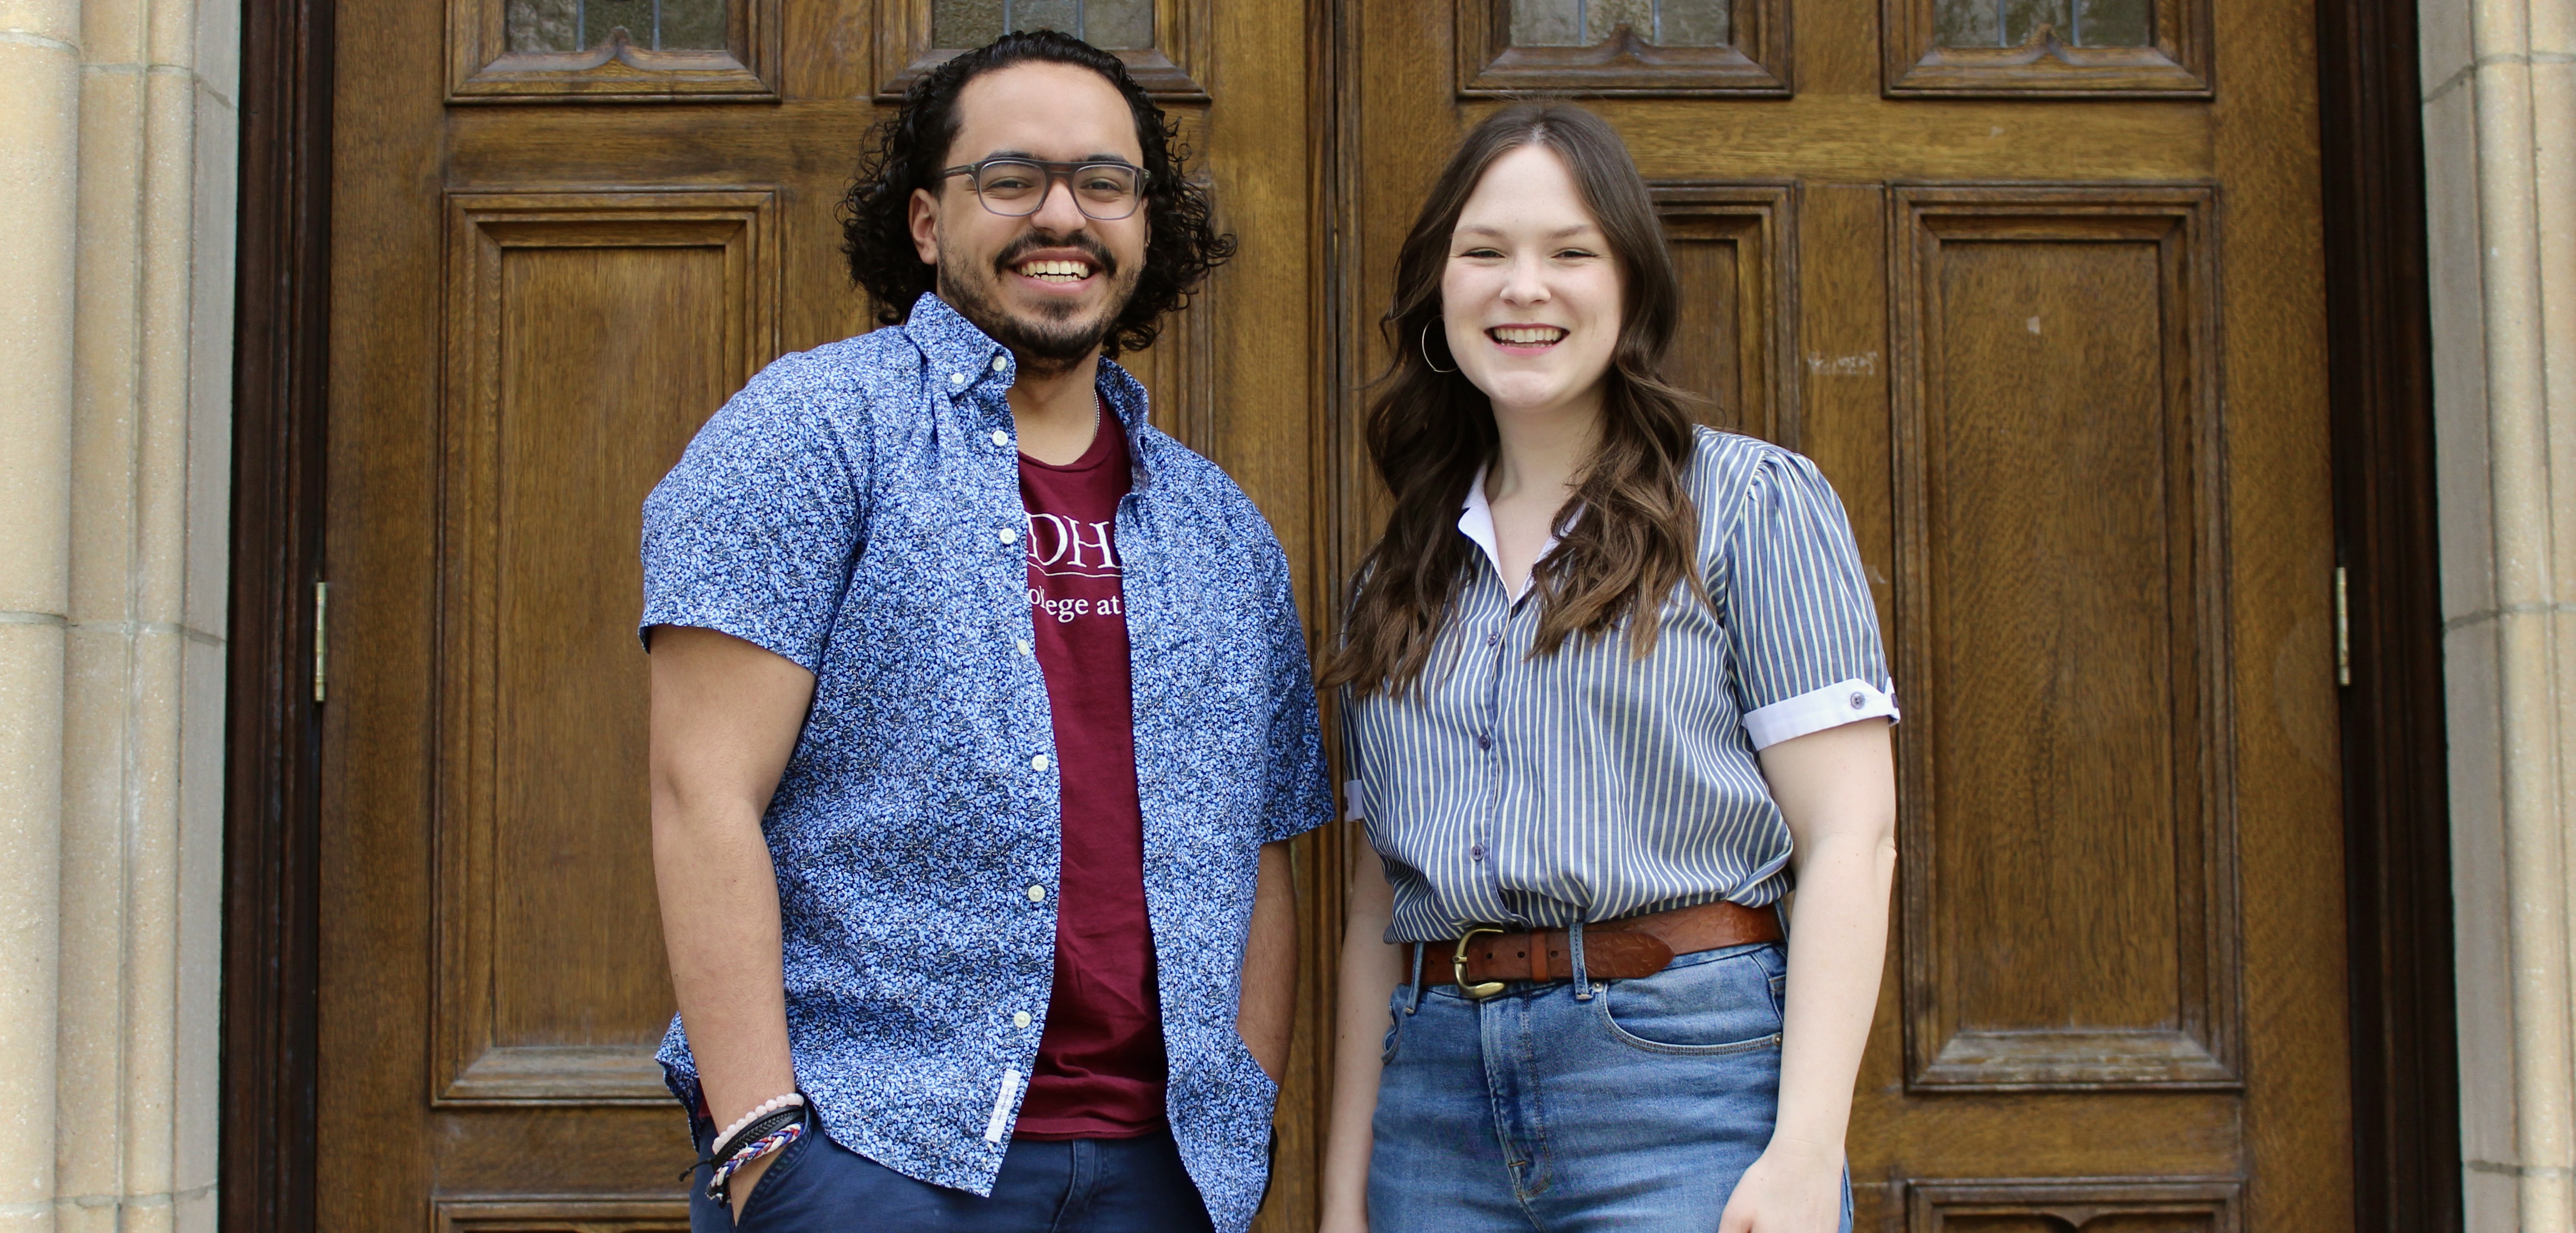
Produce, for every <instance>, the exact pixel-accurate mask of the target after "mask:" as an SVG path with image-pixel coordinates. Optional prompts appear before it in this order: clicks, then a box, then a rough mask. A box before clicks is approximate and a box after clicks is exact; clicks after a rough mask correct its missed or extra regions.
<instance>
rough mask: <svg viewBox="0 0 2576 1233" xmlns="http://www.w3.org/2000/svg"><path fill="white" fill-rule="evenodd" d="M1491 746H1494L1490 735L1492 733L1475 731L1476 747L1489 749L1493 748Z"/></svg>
mask: <svg viewBox="0 0 2576 1233" xmlns="http://www.w3.org/2000/svg"><path fill="white" fill-rule="evenodd" d="M1493 747H1494V738H1493V737H1492V735H1490V734H1488V733H1483V732H1479V733H1477V734H1476V748H1478V749H1491V748H1493Z"/></svg>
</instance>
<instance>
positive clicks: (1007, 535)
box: [995, 527, 1020, 544]
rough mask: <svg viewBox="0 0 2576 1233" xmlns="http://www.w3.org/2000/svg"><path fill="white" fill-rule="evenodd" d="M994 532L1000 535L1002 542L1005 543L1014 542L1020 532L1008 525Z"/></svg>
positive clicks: (1018, 537)
mask: <svg viewBox="0 0 2576 1233" xmlns="http://www.w3.org/2000/svg"><path fill="white" fill-rule="evenodd" d="M995 534H997V535H1000V536H1001V537H1002V542H1003V543H1005V544H1016V543H1018V542H1019V540H1020V533H1019V532H1017V531H1014V530H1012V529H1011V528H1009V527H1004V528H1002V529H1001V530H1000V531H997V532H995Z"/></svg>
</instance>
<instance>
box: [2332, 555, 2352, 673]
mask: <svg viewBox="0 0 2576 1233" xmlns="http://www.w3.org/2000/svg"><path fill="white" fill-rule="evenodd" d="M2335 684H2337V685H2350V684H2352V602H2351V600H2350V598H2349V597H2348V596H2347V593H2346V592H2345V590H2344V568H2343V567H2342V566H2340V565H2338V566H2335Z"/></svg>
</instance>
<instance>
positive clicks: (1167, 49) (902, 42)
mask: <svg viewBox="0 0 2576 1233" xmlns="http://www.w3.org/2000/svg"><path fill="white" fill-rule="evenodd" d="M943 2H952V3H953V2H954V0H879V3H878V4H877V5H876V13H877V56H876V58H877V101H878V102H893V101H895V100H896V99H898V98H901V97H902V96H903V92H904V90H905V89H906V88H907V87H909V86H911V85H912V83H913V81H914V80H915V79H916V78H918V77H920V76H921V75H922V74H923V73H926V72H929V71H930V70H931V69H932V68H935V67H937V66H938V65H939V64H940V63H941V62H942V61H945V60H947V59H949V58H950V57H952V56H955V55H957V54H959V53H960V52H964V51H968V50H971V48H972V46H973V45H967V44H964V40H962V39H947V40H943V39H941V38H940V37H939V35H940V22H939V13H938V9H939V7H940V5H941V4H942V3H943ZM993 7H999V6H998V5H994V6H993ZM1065 7H1070V6H1065ZM1153 8H1154V34H1153V40H1152V43H1151V45H1149V46H1144V47H1111V46H1108V45H1107V43H1103V44H1102V49H1103V50H1106V51H1109V52H1110V53H1111V54H1113V55H1116V56H1117V57H1118V58H1119V59H1120V60H1123V61H1125V62H1126V64H1127V72H1128V74H1129V75H1130V76H1133V77H1134V78H1135V79H1136V84H1137V85H1140V86H1143V87H1144V88H1145V92H1146V93H1147V94H1150V95H1152V96H1153V97H1154V99H1155V100H1156V101H1158V102H1161V103H1164V104H1166V105H1168V104H1171V103H1175V102H1206V101H1207V99H1208V88H1207V85H1206V82H1207V81H1208V76H1209V73H1208V68H1209V64H1210V62H1211V60H1212V53H1213V48H1212V46H1211V40H1212V39H1213V38H1214V36H1215V33H1216V15H1215V11H1214V8H1213V0H1153ZM1023 24H1024V25H1026V26H1027V28H1031V29H1035V28H1037V27H1038V26H1040V25H1048V24H1054V23H1046V22H1032V23H1023ZM1113 41H1118V42H1124V41H1126V40H1113ZM949 43H957V44H961V45H957V46H950V45H946V44H949Z"/></svg>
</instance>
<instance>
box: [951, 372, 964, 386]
mask: <svg viewBox="0 0 2576 1233" xmlns="http://www.w3.org/2000/svg"><path fill="white" fill-rule="evenodd" d="M948 384H950V385H964V384H966V374H964V373H962V372H952V373H950V374H948Z"/></svg>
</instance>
